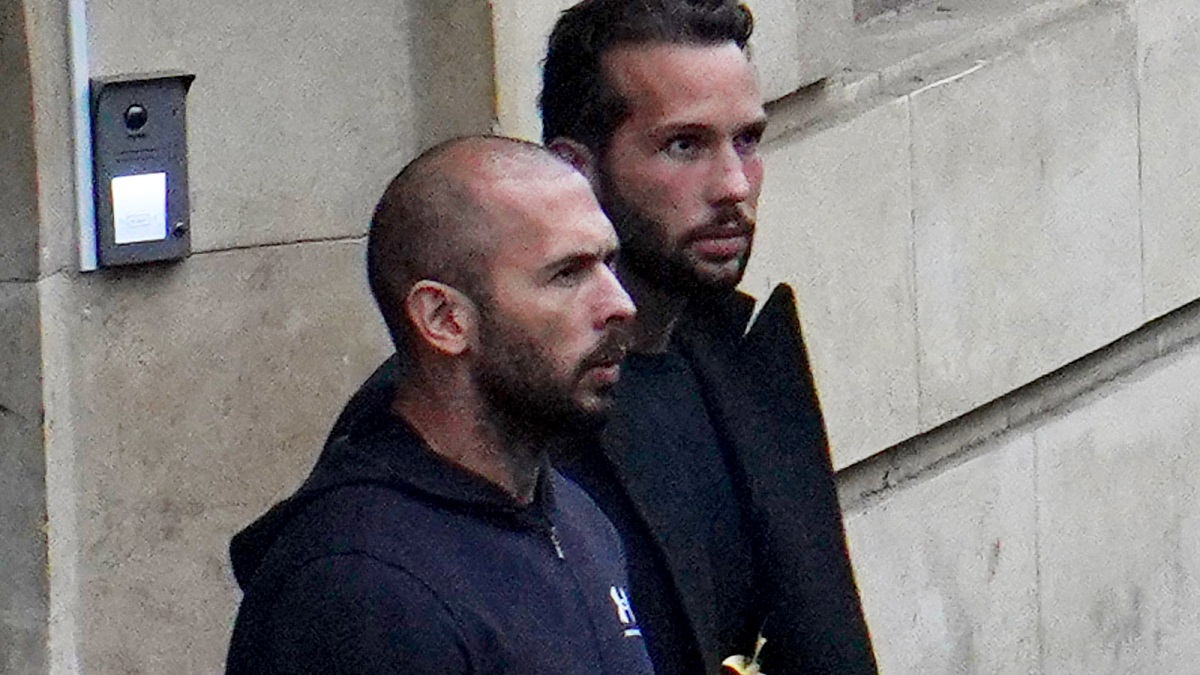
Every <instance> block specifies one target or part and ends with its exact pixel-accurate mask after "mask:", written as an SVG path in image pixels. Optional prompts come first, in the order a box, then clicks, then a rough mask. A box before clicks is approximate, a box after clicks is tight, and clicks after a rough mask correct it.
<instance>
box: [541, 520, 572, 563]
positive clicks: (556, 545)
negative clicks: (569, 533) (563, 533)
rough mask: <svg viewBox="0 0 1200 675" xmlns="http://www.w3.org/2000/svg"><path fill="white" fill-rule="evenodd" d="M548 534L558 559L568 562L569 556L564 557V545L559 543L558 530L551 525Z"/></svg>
mask: <svg viewBox="0 0 1200 675" xmlns="http://www.w3.org/2000/svg"><path fill="white" fill-rule="evenodd" d="M546 534H548V535H550V543H551V544H553V545H554V552H555V553H556V554H558V559H559V560H566V559H567V556H565V555H563V550H562V543H561V542H559V541H558V529H557V528H555V527H554V526H553V525H551V526H550V528H549V529H547V530H546Z"/></svg>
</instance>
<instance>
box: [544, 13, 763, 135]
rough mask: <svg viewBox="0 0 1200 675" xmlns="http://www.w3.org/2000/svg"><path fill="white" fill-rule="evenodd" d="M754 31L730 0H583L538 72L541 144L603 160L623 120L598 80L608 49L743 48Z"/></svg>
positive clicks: (559, 28) (565, 19)
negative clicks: (577, 148)
mask: <svg viewBox="0 0 1200 675" xmlns="http://www.w3.org/2000/svg"><path fill="white" fill-rule="evenodd" d="M753 30H754V17H753V16H752V15H751V14H750V9H749V8H748V7H746V6H745V5H744V4H741V3H739V2H738V1H737V0H583V2H580V3H579V4H577V5H575V6H574V7H571V8H570V9H568V10H566V11H564V12H563V13H562V15H561V16H560V17H559V19H558V22H557V23H555V25H554V30H553V31H552V32H551V34H550V44H549V47H548V49H547V51H546V60H545V61H544V63H543V68H542V93H541V96H539V98H538V107H539V108H540V109H541V111H542V140H543V141H544V142H549V141H551V140H553V139H555V138H570V139H573V140H576V141H578V142H580V143H582V144H584V145H585V146H587V147H588V148H589V149H590V150H592V152H595V153H597V154H603V152H604V151H605V150H606V149H607V146H608V142H609V140H610V139H611V138H612V135H613V132H615V131H616V129H617V127H618V126H620V124H621V121H622V120H623V119H624V117H625V114H626V105H627V104H626V101H624V100H623V99H622V98H621V97H620V95H619V94H618V93H617V92H616V91H615V90H614V89H613V87H612V86H611V84H610V83H609V82H607V81H606V78H605V76H604V64H603V58H604V55H605V53H607V52H608V51H609V50H611V49H613V48H615V47H620V46H628V45H642V44H652V43H663V44H696V45H710V44H712V45H715V44H722V43H726V42H734V43H736V44H737V46H738V47H739V48H741V49H745V48H746V44H747V43H748V42H749V40H750V34H751V33H752V32H753Z"/></svg>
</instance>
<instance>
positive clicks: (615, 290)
mask: <svg viewBox="0 0 1200 675" xmlns="http://www.w3.org/2000/svg"><path fill="white" fill-rule="evenodd" d="M601 274H602V275H603V279H602V286H603V287H602V289H601V291H600V294H601V297H600V308H601V311H600V312H599V314H598V321H597V325H596V328H597V329H600V328H604V327H605V326H607V325H608V324H610V323H613V322H618V323H620V322H626V321H630V320H632V319H633V317H634V316H636V315H637V307H636V306H635V305H634V304H633V298H631V297H629V293H628V292H626V290H625V287H624V286H622V285H621V280H620V279H618V278H617V275H616V273H615V272H613V271H612V269H610V268H609V267H608V266H604V270H603V272H602V273H601Z"/></svg>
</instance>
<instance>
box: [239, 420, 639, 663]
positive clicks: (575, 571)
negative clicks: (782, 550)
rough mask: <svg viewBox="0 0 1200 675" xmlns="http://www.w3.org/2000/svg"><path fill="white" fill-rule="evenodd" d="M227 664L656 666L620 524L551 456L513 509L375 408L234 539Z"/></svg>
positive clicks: (504, 497)
mask: <svg viewBox="0 0 1200 675" xmlns="http://www.w3.org/2000/svg"><path fill="white" fill-rule="evenodd" d="M230 553H231V558H232V560H233V567H234V572H235V574H236V576H237V579H238V583H239V584H240V585H241V586H242V588H243V590H244V592H245V595H244V597H243V600H242V605H241V608H240V610H239V613H238V618H237V623H236V625H235V628H234V633H233V638H232V641H231V643H230V649H229V658H228V661H227V666H226V667H227V671H226V672H228V673H231V674H235V675H269V674H274V673H313V674H316V673H322V674H337V673H346V674H350V673H354V674H356V675H370V674H372V673H379V674H381V675H382V674H383V673H387V674H389V675H392V674H395V673H406V674H414V675H423V674H427V673H428V674H432V673H438V674H446V675H451V674H453V675H464V674H466V673H487V674H489V675H490V674H495V675H499V674H501V673H509V674H512V675H527V674H529V673H556V674H570V673H578V674H580V675H583V674H584V673H588V674H593V673H609V674H611V675H618V674H619V675H627V674H629V673H635V674H638V673H641V674H648V673H650V672H651V668H650V664H649V660H648V658H647V656H646V653H645V646H644V644H643V641H642V638H641V636H640V630H639V628H638V625H637V623H636V620H635V618H634V616H633V614H632V611H631V610H630V607H629V605H628V601H627V595H626V591H625V589H626V586H627V584H626V576H625V570H624V561H623V559H622V557H621V553H620V545H619V543H618V540H617V536H616V532H615V531H614V530H613V529H612V526H611V525H610V524H609V523H608V522H607V520H606V519H605V518H604V516H603V514H601V512H600V511H599V510H598V509H597V508H596V506H595V505H594V504H593V503H592V502H591V500H590V499H588V497H587V496H586V495H585V494H584V493H583V492H582V491H581V490H580V489H579V488H578V487H576V486H575V485H574V484H572V483H571V482H570V481H568V480H566V479H565V478H563V477H562V476H561V475H559V474H558V473H557V472H555V471H553V470H551V469H550V468H549V467H547V468H546V470H545V471H544V473H543V479H542V480H541V481H540V484H539V486H538V490H537V495H536V498H535V500H534V502H533V504H531V505H530V506H527V507H522V506H519V505H517V504H516V502H515V501H514V500H513V499H512V498H511V497H509V496H508V495H507V494H506V493H504V492H503V491H502V490H500V489H499V488H498V487H496V486H494V485H492V484H490V483H488V482H487V481H485V480H484V479H482V478H480V477H477V476H475V475H473V474H471V473H469V472H467V471H465V470H463V469H461V468H459V467H456V466H454V465H452V464H450V463H448V462H446V461H444V460H442V459H441V458H439V457H438V456H436V455H435V454H433V453H432V452H430V451H429V450H427V449H426V447H425V445H424V444H423V443H422V441H421V440H420V439H419V438H418V437H417V436H416V434H415V433H414V432H413V431H412V430H411V429H409V428H408V427H407V426H406V425H404V424H403V423H401V422H399V421H398V420H396V419H395V418H389V417H388V416H387V415H386V414H385V415H384V416H382V417H377V418H376V420H375V421H374V422H372V423H371V424H360V425H359V427H358V428H357V429H356V430H355V433H354V434H351V435H348V436H342V437H340V438H339V439H338V440H337V441H335V442H333V443H330V444H329V445H328V446H327V447H326V449H325V451H324V452H323V453H322V456H321V458H320V459H319V461H318V462H317V466H316V468H315V469H314V470H313V473H312V475H311V476H310V477H309V479H308V481H307V482H306V483H305V484H304V485H303V486H302V487H301V489H300V490H299V492H297V494H296V495H295V496H293V497H291V498H290V499H288V500H286V501H284V502H281V503H280V504H278V505H276V506H275V507H274V508H273V509H271V511H269V512H268V513H267V514H266V515H265V516H263V517H262V518H261V519H260V520H259V521H257V522H256V523H254V524H253V525H251V526H250V527H249V528H247V529H246V530H244V531H243V532H241V533H239V534H238V535H237V536H236V537H234V540H233V543H232V545H231V550H230Z"/></svg>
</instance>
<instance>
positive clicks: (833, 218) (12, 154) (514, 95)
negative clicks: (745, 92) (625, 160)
mask: <svg viewBox="0 0 1200 675" xmlns="http://www.w3.org/2000/svg"><path fill="white" fill-rule="evenodd" d="M88 4H89V16H88V27H89V30H90V33H91V39H90V52H91V59H92V64H91V68H92V73H91V74H92V75H93V76H103V75H113V74H119V73H130V72H138V71H144V70H160V69H178V70H183V71H186V72H191V73H194V74H195V75H196V76H197V77H196V82H195V85H194V86H193V88H192V90H191V92H190V94H189V98H188V106H189V111H188V112H189V117H188V122H189V151H190V153H189V160H190V161H189V164H190V170H191V189H192V192H191V198H192V206H193V218H192V224H193V239H192V241H193V246H194V251H193V255H192V256H191V257H190V258H189V259H187V260H186V261H183V262H181V263H176V264H169V265H159V266H152V267H146V268H140V269H129V270H123V271H104V272H99V273H93V274H86V275H85V274H80V273H78V272H76V271H75V270H76V269H77V263H76V252H75V251H74V249H73V242H74V213H73V208H74V207H73V205H74V197H73V188H72V183H73V176H72V168H71V162H70V158H71V156H72V146H71V140H70V132H69V130H70V111H71V102H70V97H69V92H70V86H69V84H70V83H69V59H68V50H67V45H68V34H67V22H66V14H65V11H66V10H65V8H64V7H63V6H62V5H61V4H60V3H45V2H35V1H33V0H26V1H25V2H20V1H18V0H0V37H2V38H3V39H2V40H0V93H3V96H0V157H3V165H4V169H5V170H4V171H2V172H0V202H2V203H3V208H2V209H0V347H2V348H3V349H0V383H2V384H0V451H2V452H0V469H3V470H2V471H0V535H3V540H4V541H5V542H6V544H9V545H8V546H6V547H5V548H4V549H3V550H0V587H2V588H3V589H4V591H0V672H3V673H9V672H12V673H22V674H25V673H42V672H53V673H77V672H86V673H114V674H115V673H157V672H186V673H216V672H220V670H221V666H222V660H223V656H224V651H225V647H226V643H227V640H228V634H229V628H230V624H231V620H232V617H233V613H234V610H235V607H236V603H237V601H238V594H237V591H236V588H235V585H234V584H233V581H232V579H231V576H230V571H229V569H228V562H227V554H226V546H227V542H228V538H229V536H230V535H231V534H232V533H233V532H235V531H236V530H237V529H239V528H240V527H242V526H244V525H245V524H246V523H248V522H249V521H250V520H252V519H253V518H254V517H255V516H257V515H258V514H259V513H261V512H262V511H263V510H264V509H265V508H266V507H267V506H268V505H270V504H271V503H272V502H273V501H275V500H276V499H278V498H280V497H281V496H283V495H285V494H287V493H288V492H290V491H291V490H292V489H293V488H294V487H295V485H296V484H297V482H298V481H299V480H300V479H301V478H302V477H303V476H304V475H305V473H306V472H307V471H308V469H309V467H310V465H311V462H312V459H313V458H314V456H315V453H316V452H317V450H318V447H319V444H320V441H321V440H322V438H323V435H324V433H325V431H326V430H327V428H328V426H329V424H330V422H331V420H332V418H333V416H334V415H335V414H336V412H337V410H338V409H339V408H340V406H341V405H342V403H343V402H344V400H345V397H346V396H347V395H348V393H349V392H350V391H351V390H352V389H353V388H354V387H355V386H356V385H357V384H358V382H359V381H360V380H361V378H362V377H363V376H364V375H365V374H366V373H367V372H369V371H370V369H371V368H373V367H374V365H375V364H376V363H377V361H378V360H379V359H380V358H381V356H382V355H383V354H384V353H385V352H386V350H387V346H386V338H385V334H384V331H383V330H382V326H381V324H380V322H379V320H378V319H377V318H376V316H375V313H374V311H373V309H372V308H371V306H370V302H369V298H368V296H367V293H366V287H365V283H364V279H363V273H362V270H361V264H362V245H363V241H362V235H363V233H364V231H365V226H366V221H367V216H368V214H369V212H370V209H371V207H372V206H373V202H374V200H375V199H376V197H377V196H378V194H379V192H380V191H381V189H382V187H383V185H384V183H385V182H386V180H387V179H388V178H389V177H390V176H391V175H392V174H394V173H395V171H396V170H398V169H399V167H400V166H401V165H402V164H403V163H404V162H405V161H406V160H407V159H409V158H411V157H412V156H413V155H414V154H415V153H416V152H417V151H418V150H419V149H420V148H422V147H426V146H428V145H429V144H432V143H434V142H436V141H438V140H441V139H443V138H446V137H447V136H449V135H452V134H456V133H464V132H472V131H486V130H489V129H496V130H500V131H503V132H506V133H514V134H518V135H523V136H526V137H536V136H537V135H538V128H537V118H536V115H535V113H534V108H533V97H534V95H535V93H536V81H537V61H538V59H539V58H540V50H541V45H542V43H543V37H542V36H543V35H544V33H545V31H546V30H548V28H549V26H550V24H551V22H552V21H553V17H554V14H555V12H556V11H557V10H558V9H560V8H561V7H562V6H565V4H569V3H565V2H561V1H560V0H540V1H538V2H533V1H532V0H521V1H520V2H516V1H515V0H514V1H511V2H491V3H489V2H486V1H485V0H405V1H404V2H399V3H397V2H390V1H385V0H370V1H368V2H366V3H359V4H356V5H355V7H354V9H353V11H348V10H347V8H345V7H342V6H340V5H339V6H334V5H330V4H328V3H318V2H310V1H309V0H272V1H271V2H265V3H256V4H253V6H250V5H244V4H239V5H236V6H235V5H227V6H226V5H222V4H221V3H216V4H215V5H214V4H213V3H195V2H191V3H189V2H183V1H182V0H166V1H165V2H158V1H155V2H152V1H150V0H112V1H110V2H105V3H88ZM860 4H861V3H860ZM751 5H752V6H753V7H754V9H755V11H756V13H757V15H758V19H759V21H758V25H759V32H758V34H757V36H756V38H755V42H754V56H755V59H756V61H757V62H758V63H759V66H760V70H761V73H762V75H763V80H764V85H765V89H766V91H767V92H768V95H769V98H771V99H772V103H771V105H770V106H769V108H770V112H771V114H772V126H771V130H770V131H769V137H768V142H767V144H766V147H765V152H766V163H767V173H768V178H767V185H766V188H765V192H764V196H763V199H762V205H761V214H760V215H761V218H760V220H761V227H760V235H759V239H758V242H757V246H756V253H755V258H754V261H753V263H752V265H751V268H750V270H749V273H748V276H747V280H746V284H745V286H746V289H747V290H749V291H751V292H755V293H759V294H761V293H762V292H763V291H765V290H766V289H767V288H768V286H769V285H770V284H772V283H775V282H779V281H789V282H791V283H793V284H794V285H795V286H796V288H797V290H798V291H799V298H800V303H801V311H802V321H803V324H804V328H805V331H806V334H807V337H808V341H809V345H810V348H811V351H812V357H813V362H814V367H815V369H816V374H817V379H818V384H819V387H820V393H821V397H822V401H823V404H824V406H825V409H826V413H827V421H828V425H829V431H830V437H831V441H832V444H833V451H834V459H835V463H836V465H837V466H838V467H839V468H840V469H842V471H841V474H840V477H839V480H840V483H841V485H840V488H841V490H842V493H843V497H844V503H845V504H846V507H847V516H848V529H849V535H850V540H851V547H852V552H853V555H854V557H855V564H856V567H857V569H858V573H859V578H860V582H861V585H862V590H863V595H864V602H865V604H866V609H867V615H868V620H869V622H870V624H871V628H872V630H873V633H874V635H875V638H876V642H877V646H878V651H879V656H880V661H881V664H882V666H883V667H884V672H885V673H888V674H889V675H890V674H891V673H922V674H924V673H974V672H980V673H982V672H1013V673H1016V672H1021V673H1026V672H1045V673H1075V672H1078V673H1109V672H1111V673H1119V672H1155V673H1186V672H1188V668H1187V666H1188V664H1189V663H1190V662H1192V661H1194V660H1195V659H1196V657H1198V656H1200V654H1195V653H1193V652H1194V651H1195V648H1193V647H1191V643H1190V642H1189V641H1188V640H1187V639H1186V638H1187V636H1188V635H1189V634H1190V633H1191V632H1194V627H1192V626H1191V622H1193V619H1191V618H1190V617H1194V616H1196V615H1200V607H1197V606H1196V604H1195V603H1194V602H1193V601H1192V600H1191V598H1192V597H1195V595H1196V594H1195V593H1194V592H1192V591H1193V590H1194V588H1193V586H1194V585H1195V575H1196V573H1197V571H1198V570H1197V569H1196V566H1195V565H1196V564H1195V563H1194V562H1193V561H1194V560H1195V559H1196V556H1195V555H1194V551H1193V550H1192V549H1193V548H1194V544H1195V542H1194V541H1193V540H1194V539H1195V537H1193V536H1191V535H1190V534H1189V527H1188V526H1189V524H1191V522H1192V520H1193V519H1194V518H1195V517H1196V515H1197V511H1196V500H1195V494H1194V493H1195V491H1194V489H1192V488H1191V487H1190V486H1189V485H1188V482H1187V480H1186V479H1187V477H1188V476H1189V475H1191V468H1192V467H1191V460H1189V459H1188V457H1189V455H1190V451H1192V450H1194V448H1192V447H1191V446H1192V445H1194V442H1193V441H1192V440H1191V438H1190V432H1191V430H1192V425H1194V420H1195V419H1197V410H1196V405H1195V403H1194V402H1192V401H1191V398H1194V397H1189V396H1188V393H1189V382H1190V381H1194V379H1195V371H1196V370H1197V369H1200V352H1197V346H1196V343H1195V341H1194V340H1193V338H1194V337H1195V336H1197V335H1200V319H1197V316H1198V315H1200V305H1197V304H1196V303H1195V302H1194V301H1195V300H1196V299H1197V298H1200V274H1197V272H1196V270H1197V269H1200V265H1198V263H1200V235H1198V234H1197V233H1198V232H1200V228H1198V227H1197V226H1196V224H1197V220H1198V219H1200V201H1197V200H1198V199H1200V198H1198V197H1197V195H1200V186H1198V185H1197V184H1196V182H1197V181H1200V152H1198V151H1196V150H1195V149H1194V148H1195V147H1198V146H1200V132H1198V131H1197V126H1196V125H1195V123H1194V115H1193V114H1192V112H1193V111H1194V110H1195V109H1197V108H1198V107H1200V79H1198V76H1197V73H1200V11H1198V10H1197V9H1196V8H1195V6H1194V3H1193V2H1192V1H1191V0H1128V1H1121V0H1104V1H1096V2H1093V1H1090V0H1004V1H1003V2H992V1H985V0H961V1H959V2H943V3H936V4H922V3H919V4H917V5H916V6H915V7H914V8H912V9H910V10H909V11H905V12H902V13H900V14H897V15H893V16H885V17H881V18H879V19H875V20H872V21H869V22H865V23H862V22H860V23H855V21H854V19H853V16H852V13H853V2H852V1H850V0H811V1H808V0H804V1H799V0H797V1H792V0H751ZM1189 303H1191V304H1189ZM47 520H48V524H47V523H46V521H47ZM1190 529H1194V528H1190ZM47 534H48V536H47ZM10 542H11V543H10Z"/></svg>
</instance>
